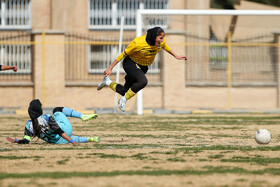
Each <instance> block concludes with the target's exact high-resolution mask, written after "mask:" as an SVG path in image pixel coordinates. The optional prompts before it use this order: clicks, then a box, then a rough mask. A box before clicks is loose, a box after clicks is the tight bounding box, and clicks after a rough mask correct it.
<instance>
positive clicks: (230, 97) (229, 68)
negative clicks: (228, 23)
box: [227, 32, 232, 110]
mask: <svg viewBox="0 0 280 187" xmlns="http://www.w3.org/2000/svg"><path fill="white" fill-rule="evenodd" d="M227 47H228V109H229V110H231V107H232V96H231V89H232V71H231V67H232V66H231V57H232V56H231V32H228V40H227Z"/></svg>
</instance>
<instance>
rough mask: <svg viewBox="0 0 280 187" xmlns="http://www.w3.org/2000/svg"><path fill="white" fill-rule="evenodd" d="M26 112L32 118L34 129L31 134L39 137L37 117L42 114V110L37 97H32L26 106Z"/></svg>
mask: <svg viewBox="0 0 280 187" xmlns="http://www.w3.org/2000/svg"><path fill="white" fill-rule="evenodd" d="M28 114H29V117H30V118H31V120H32V124H33V129H34V132H33V134H34V135H35V136H37V137H40V134H41V132H42V130H41V127H40V125H39V123H38V120H37V118H38V117H40V116H41V115H42V114H43V111H42V104H41V102H40V100H39V99H34V100H32V101H31V102H30V104H29V108H28Z"/></svg>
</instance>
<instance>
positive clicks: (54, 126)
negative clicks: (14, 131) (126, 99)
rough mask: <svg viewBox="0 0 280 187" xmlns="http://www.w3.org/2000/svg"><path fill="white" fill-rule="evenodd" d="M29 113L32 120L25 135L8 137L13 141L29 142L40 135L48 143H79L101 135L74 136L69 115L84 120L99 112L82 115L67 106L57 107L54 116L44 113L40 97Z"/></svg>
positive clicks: (27, 125)
mask: <svg viewBox="0 0 280 187" xmlns="http://www.w3.org/2000/svg"><path fill="white" fill-rule="evenodd" d="M28 114H29V116H30V118H31V120H29V121H27V122H26V124H25V131H24V137H23V139H22V140H18V139H13V138H10V137H7V138H6V139H7V140H8V141H9V142H11V143H18V144H28V143H29V142H30V140H31V138H33V137H36V136H37V137H38V138H40V139H42V140H44V141H46V142H48V143H55V144H66V143H72V144H78V143H86V142H97V143H98V142H99V141H100V138H99V137H80V136H72V125H71V123H70V121H69V120H68V119H67V117H66V116H68V117H75V118H80V119H82V120H83V121H87V120H89V119H94V118H96V117H97V116H98V115H97V114H89V115H82V114H81V113H80V112H78V111H76V110H73V109H71V108H67V107H56V108H54V109H53V116H51V115H50V114H45V115H43V110H42V104H41V102H40V100H39V99H35V100H33V101H31V102H30V105H29V108H28Z"/></svg>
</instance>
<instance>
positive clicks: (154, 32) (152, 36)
mask: <svg viewBox="0 0 280 187" xmlns="http://www.w3.org/2000/svg"><path fill="white" fill-rule="evenodd" d="M162 32H164V30H163V29H162V28H161V27H154V28H151V29H149V30H148V31H147V35H146V42H147V43H148V44H149V45H151V46H153V45H155V44H156V38H157V36H159V35H160V34H161V33H162Z"/></svg>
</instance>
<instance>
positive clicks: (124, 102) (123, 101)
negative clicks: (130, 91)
mask: <svg viewBox="0 0 280 187" xmlns="http://www.w3.org/2000/svg"><path fill="white" fill-rule="evenodd" d="M118 103H119V109H120V110H121V111H122V112H125V104H126V100H124V99H123V98H120V99H119V102H118Z"/></svg>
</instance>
